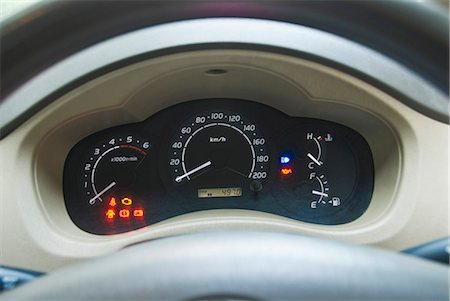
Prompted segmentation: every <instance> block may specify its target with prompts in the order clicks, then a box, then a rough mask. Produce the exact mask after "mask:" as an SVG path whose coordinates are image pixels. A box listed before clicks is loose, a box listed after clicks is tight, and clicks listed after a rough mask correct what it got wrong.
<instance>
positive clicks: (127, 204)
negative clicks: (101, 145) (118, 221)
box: [121, 198, 133, 206]
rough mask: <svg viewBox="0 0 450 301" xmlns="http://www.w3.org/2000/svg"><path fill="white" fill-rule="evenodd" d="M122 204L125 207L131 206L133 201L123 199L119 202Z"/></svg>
mask: <svg viewBox="0 0 450 301" xmlns="http://www.w3.org/2000/svg"><path fill="white" fill-rule="evenodd" d="M121 202H122V204H124V205H125V206H130V205H131V204H133V200H132V199H130V198H123V199H122V200H121Z"/></svg>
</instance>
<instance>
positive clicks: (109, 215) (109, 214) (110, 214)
mask: <svg viewBox="0 0 450 301" xmlns="http://www.w3.org/2000/svg"><path fill="white" fill-rule="evenodd" d="M105 214H106V218H107V219H113V218H114V216H115V215H116V213H115V212H114V210H112V209H109V210H108V211H106V213H105Z"/></svg>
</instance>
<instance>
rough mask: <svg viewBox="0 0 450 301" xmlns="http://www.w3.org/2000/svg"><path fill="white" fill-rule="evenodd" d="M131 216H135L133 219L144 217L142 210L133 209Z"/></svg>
mask: <svg viewBox="0 0 450 301" xmlns="http://www.w3.org/2000/svg"><path fill="white" fill-rule="evenodd" d="M133 216H135V217H142V216H144V210H142V209H134V210H133Z"/></svg>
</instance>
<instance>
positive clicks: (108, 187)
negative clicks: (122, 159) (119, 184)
mask: <svg viewBox="0 0 450 301" xmlns="http://www.w3.org/2000/svg"><path fill="white" fill-rule="evenodd" d="M115 185H116V182H112V183H111V184H109V185H108V186H106V187H105V189H103V190H102V191H100V192H99V193H97V195H96V196H94V197H93V198H92V199H90V200H89V204H91V205H92V204H94V203H95V199H99V200H100V201H102V199H101V198H100V196H101V195H102V194H104V193H105V192H107V191H108V190H110V189H111V188H113V187H114V186H115Z"/></svg>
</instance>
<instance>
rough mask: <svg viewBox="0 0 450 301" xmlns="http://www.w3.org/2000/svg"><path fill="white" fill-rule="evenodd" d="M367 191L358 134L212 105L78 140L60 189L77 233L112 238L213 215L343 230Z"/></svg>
mask: <svg viewBox="0 0 450 301" xmlns="http://www.w3.org/2000/svg"><path fill="white" fill-rule="evenodd" d="M373 187H374V167H373V159H372V154H371V150H370V148H369V145H368V144H367V142H366V141H365V139H364V138H363V137H362V136H361V135H360V134H358V133H357V132H356V131H354V130H352V129H350V128H348V127H346V126H343V125H340V124H337V123H333V122H329V121H325V120H319V119H311V118H302V117H290V116H288V115H286V114H284V113H282V112H280V111H278V110H276V109H274V108H271V107H268V106H266V105H263V104H259V103H255V102H250V101H244V100H230V99H215V100H197V101H190V102H185V103H182V104H178V105H175V106H172V107H169V108H166V109H164V110H162V111H160V112H158V113H156V114H154V115H153V116H150V117H149V118H148V119H147V120H144V121H142V122H139V123H134V124H126V125H121V126H117V127H114V128H109V129H106V130H102V131H100V132H98V133H94V134H92V135H90V136H88V137H86V138H84V139H83V140H82V141H80V142H79V143H77V144H76V145H75V146H74V147H73V148H72V150H71V151H70V153H69V155H68V156H67V159H66V162H65V167H64V187H63V191H64V199H65V204H66V208H67V210H68V213H69V215H70V217H71V219H72V221H73V222H74V223H75V224H76V225H77V226H78V227H79V228H81V229H83V230H84V231H87V232H89V233H93V234H102V235H109V234H117V233H124V232H128V231H131V230H135V229H138V228H142V227H145V226H148V225H151V224H154V223H157V222H159V221H162V220H165V219H168V218H171V217H175V216H178V215H182V214H185V213H189V212H195V211H200V210H211V209H245V210H254V211H261V212H267V213H272V214H275V215H279V216H284V217H288V218H291V219H295V220H299V221H304V222H309V223H315V224H325V225H336V224H343V223H348V222H351V221H353V220H355V219H357V218H358V217H360V216H361V215H362V214H363V213H364V212H365V210H366V209H367V208H368V206H369V204H370V200H371V197H372V193H373Z"/></svg>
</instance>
